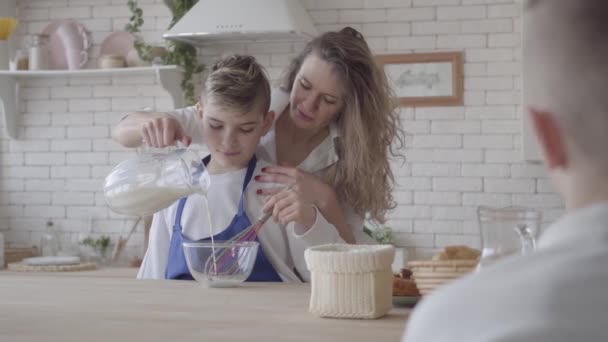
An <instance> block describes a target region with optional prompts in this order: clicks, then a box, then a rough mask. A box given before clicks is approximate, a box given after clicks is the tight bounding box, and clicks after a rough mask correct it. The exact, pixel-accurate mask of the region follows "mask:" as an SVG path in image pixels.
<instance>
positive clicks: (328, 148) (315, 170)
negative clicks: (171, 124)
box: [169, 88, 375, 244]
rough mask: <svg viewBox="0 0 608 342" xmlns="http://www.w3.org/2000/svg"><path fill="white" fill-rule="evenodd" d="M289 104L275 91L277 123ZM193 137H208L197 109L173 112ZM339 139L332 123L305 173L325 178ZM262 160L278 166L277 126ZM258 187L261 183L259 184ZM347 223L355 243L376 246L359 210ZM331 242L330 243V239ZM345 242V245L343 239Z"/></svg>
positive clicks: (261, 148) (263, 145) (198, 140)
mask: <svg viewBox="0 0 608 342" xmlns="http://www.w3.org/2000/svg"><path fill="white" fill-rule="evenodd" d="M288 105H289V94H288V93H286V92H285V91H283V90H281V89H279V88H274V89H272V93H271V100H270V111H273V112H275V123H276V120H277V119H278V117H279V116H280V115H281V114H282V113H283V112H284V111H285V108H287V106H288ZM169 114H170V115H171V116H173V117H174V118H175V119H177V121H179V123H180V125H181V126H182V127H183V129H184V130H185V131H186V132H187V134H188V135H190V136H191V137H192V143H193V144H200V145H203V144H204V141H205V140H204V137H203V135H202V132H203V130H202V127H201V126H200V125H201V122H200V120H198V118H197V114H196V109H195V107H186V108H182V109H178V110H175V111H173V112H171V113H169ZM337 138H339V132H338V129H337V127H336V126H335V124H330V133H329V135H328V136H327V137H326V138H325V139H324V140H323V141H322V142H321V143H320V144H319V146H317V147H316V148H315V149H314V150H313V151H312V152H310V154H309V155H308V156H307V157H306V159H304V161H302V163H300V165H298V168H299V169H300V170H302V171H306V172H309V173H312V174H314V175H316V176H318V177H323V176H324V175H325V173H326V172H327V170H328V168H329V167H330V166H332V165H333V164H335V163H336V162H337V161H338V159H339V157H338V154H337V153H336V146H335V140H336V139H337ZM256 155H257V157H258V159H262V160H265V161H267V162H269V163H271V164H277V154H276V136H275V125H274V124H273V126H272V128H271V129H270V131H269V132H268V133H267V134H266V135H265V136H263V137H262V139H261V141H260V144H259V145H258V148H257V150H256ZM256 186H257V184H256ZM343 210H344V214H345V217H346V221H347V223H348V224H349V226H350V228H351V229H352V230H353V234H354V236H355V240H356V241H357V243H366V244H374V243H375V242H374V240H372V239H371V238H369V237H368V236H367V235H366V234H365V233H364V232H363V217H362V216H361V215H358V214H357V213H355V211H354V210H353V209H352V208H351V207H350V206H349V205H344V206H343ZM327 224H328V226H319V229H322V230H331V229H333V230H336V228H335V227H334V226H333V225H332V224H330V223H327ZM330 236H331V234H330ZM328 242H329V240H328ZM342 242H344V241H343V240H342Z"/></svg>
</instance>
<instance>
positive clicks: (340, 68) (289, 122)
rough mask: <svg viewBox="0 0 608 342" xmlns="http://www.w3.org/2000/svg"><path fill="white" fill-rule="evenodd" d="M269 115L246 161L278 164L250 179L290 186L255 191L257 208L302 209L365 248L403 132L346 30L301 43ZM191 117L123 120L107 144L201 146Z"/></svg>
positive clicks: (285, 214) (388, 199)
mask: <svg viewBox="0 0 608 342" xmlns="http://www.w3.org/2000/svg"><path fill="white" fill-rule="evenodd" d="M270 109H271V111H274V113H275V122H274V124H273V127H272V128H271V130H270V132H269V133H268V134H266V135H265V136H264V137H263V138H262V141H261V142H260V145H259V146H258V149H257V151H256V154H257V156H258V158H260V159H263V160H265V161H267V162H270V163H272V164H276V165H280V166H275V167H269V168H266V169H263V170H262V171H263V172H262V173H261V174H258V175H256V176H255V178H254V179H255V181H256V182H262V183H280V184H283V185H290V186H291V191H283V192H279V191H280V189H281V188H282V187H281V188H274V189H262V188H260V189H259V190H258V191H257V193H258V194H259V195H260V196H269V199H268V201H267V203H266V206H265V207H264V210H266V211H270V210H272V212H273V217H274V219H275V220H276V221H278V222H281V223H283V224H285V223H290V222H293V221H294V219H293V213H294V212H296V211H298V212H301V211H302V208H303V207H308V208H310V207H312V208H314V209H315V210H319V211H320V212H321V213H322V215H317V217H319V216H323V217H325V218H326V219H327V221H328V222H327V225H326V228H324V229H336V230H337V231H338V233H339V236H340V237H341V238H342V240H343V242H347V243H361V242H363V241H365V235H364V234H363V220H364V217H365V216H366V215H369V218H370V219H372V220H374V221H377V222H384V221H385V216H386V212H387V210H388V209H391V208H392V207H394V201H393V196H392V188H393V173H392V171H391V168H390V164H389V157H390V156H397V155H398V153H397V152H396V151H395V148H401V147H402V146H403V131H402V129H401V127H400V121H399V117H398V113H397V112H396V110H395V106H394V104H393V102H392V100H391V91H390V88H389V86H388V82H387V80H386V76H385V75H384V72H383V71H382V70H381V69H380V68H379V67H378V66H377V65H376V63H375V61H374V58H373V56H372V54H371V52H370V50H369V47H368V45H367V43H366V42H365V40H364V38H363V36H362V35H361V34H360V33H359V32H357V31H356V30H354V29H352V28H350V27H346V28H344V29H342V30H341V31H339V32H326V33H323V34H321V35H320V36H318V37H317V38H315V39H313V40H312V41H310V42H309V43H308V44H307V45H306V46H305V48H304V50H303V51H302V52H301V53H300V54H299V55H298V56H297V57H296V58H295V59H294V60H293V61H292V63H291V65H290V66H289V67H288V69H287V73H286V76H285V78H284V81H283V84H282V87H281V88H280V89H275V90H274V91H273V93H272V100H271V105H270ZM196 115H197V111H196V108H195V107H194V106H193V107H188V108H184V109H180V110H176V111H174V112H171V113H149V112H143V113H142V112H135V113H131V114H129V115H127V116H126V117H125V118H124V119H123V120H122V121H121V122H120V123H119V124H118V125H117V127H116V128H115V130H114V132H113V135H114V139H115V140H116V141H117V142H119V143H120V144H122V145H124V146H127V147H136V146H138V145H140V144H141V143H142V142H143V143H146V144H148V145H151V146H156V147H165V146H169V145H173V144H174V143H175V141H176V140H180V141H182V142H183V143H185V144H186V145H189V144H190V143H191V142H195V143H203V142H204V139H203V137H202V136H201V134H200V132H201V130H200V129H199V127H198V126H197V125H198V124H197V120H196ZM395 139H396V141H395ZM395 142H396V143H397V144H396V145H395V144H393V143H395ZM315 212H316V211H315ZM315 226H316V227H319V225H315ZM321 226H322V225H321ZM319 229H321V228H319Z"/></svg>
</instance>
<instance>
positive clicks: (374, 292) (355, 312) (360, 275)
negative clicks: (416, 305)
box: [305, 244, 395, 319]
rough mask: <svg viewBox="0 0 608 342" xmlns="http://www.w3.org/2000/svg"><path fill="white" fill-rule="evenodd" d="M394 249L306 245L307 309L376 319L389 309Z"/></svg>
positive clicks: (342, 316)
mask: <svg viewBox="0 0 608 342" xmlns="http://www.w3.org/2000/svg"><path fill="white" fill-rule="evenodd" d="M394 257H395V248H394V247H393V246H391V245H342V244H334V245H321V246H316V247H311V248H308V249H307V250H306V252H305V259H306V264H307V266H308V269H309V270H310V273H311V288H312V292H311V295H310V307H309V311H310V312H311V313H313V314H315V315H318V316H321V317H335V318H360V319H375V318H379V317H382V316H384V315H386V314H387V313H388V312H389V311H390V310H391V308H392V291H393V272H392V270H391V265H392V263H393V259H394Z"/></svg>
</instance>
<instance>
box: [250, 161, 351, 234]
mask: <svg viewBox="0 0 608 342" xmlns="http://www.w3.org/2000/svg"><path fill="white" fill-rule="evenodd" d="M262 172H263V174H261V175H257V176H255V180H256V181H258V182H262V183H279V184H283V185H285V186H288V187H289V188H290V191H286V192H284V193H283V192H282V190H283V189H285V187H284V186H283V187H278V188H274V189H258V190H257V194H258V195H260V196H271V197H270V199H269V200H268V201H267V202H266V204H265V206H264V210H265V212H268V211H269V210H271V209H272V206H273V205H274V204H275V203H277V204H278V203H279V201H282V202H281V204H280V205H278V206H277V207H275V208H274V209H273V216H274V217H275V220H277V221H279V222H281V219H283V220H287V222H291V221H295V222H297V223H300V227H298V226H296V233H298V234H300V235H302V234H304V233H306V232H307V231H308V230H309V229H310V228H311V227H312V225H313V224H314V222H315V220H316V216H313V215H314V214H316V210H315V208H314V207H313V206H316V207H317V208H318V209H319V211H320V213H321V214H322V215H323V216H324V217H325V219H326V220H327V221H328V222H329V223H331V224H332V225H334V227H335V228H336V229H337V230H338V233H339V234H340V236H341V237H342V239H343V240H344V241H345V242H346V243H355V237H354V235H353V232H352V229H351V228H350V226H349V225H348V223H347V221H346V217H345V215H344V211H343V208H342V207H341V205H340V203H339V202H338V196H337V195H336V192H335V191H334V189H333V188H332V187H331V186H329V185H328V184H326V183H325V182H323V181H322V180H321V179H319V177H317V176H315V175H313V174H311V173H308V172H305V171H302V170H299V169H297V168H293V167H283V166H269V167H265V168H262ZM290 193H291V194H290ZM287 222H282V223H287ZM297 228H301V229H297Z"/></svg>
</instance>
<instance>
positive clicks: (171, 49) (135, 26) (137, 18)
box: [125, 0, 205, 105]
mask: <svg viewBox="0 0 608 342" xmlns="http://www.w3.org/2000/svg"><path fill="white" fill-rule="evenodd" d="M197 2H198V0H165V5H167V7H169V9H170V10H171V13H172V17H171V23H170V24H169V27H168V29H170V28H171V27H173V25H175V23H176V22H178V21H179V20H180V19H181V18H182V17H183V16H184V14H186V12H188V11H189V10H190V8H192V6H194V4H196V3H197ZM127 6H128V7H129V10H130V11H131V17H130V18H129V23H128V24H127V25H126V26H125V30H126V31H128V32H131V33H132V34H133V35H134V36H135V43H134V48H135V50H136V51H137V54H138V55H139V58H141V59H142V60H143V61H146V62H152V60H153V58H154V55H153V53H152V50H153V48H154V47H153V46H151V45H148V44H146V43H145V42H144V40H143V38H142V37H141V27H142V26H143V24H144V18H143V10H142V9H141V8H140V7H139V6H138V4H137V0H128V1H127ZM167 47H168V53H167V54H166V55H165V56H163V57H160V58H161V61H162V63H163V64H174V65H177V66H179V67H180V68H181V69H182V72H183V79H182V82H181V87H182V90H183V91H184V99H185V100H186V103H187V104H188V105H193V104H195V103H196V101H197V97H196V95H195V86H194V79H193V78H194V75H196V74H200V73H201V72H203V71H204V70H205V65H204V64H201V63H199V61H198V54H197V50H196V48H195V47H194V46H192V45H191V44H188V43H184V42H175V41H169V42H167Z"/></svg>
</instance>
